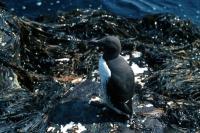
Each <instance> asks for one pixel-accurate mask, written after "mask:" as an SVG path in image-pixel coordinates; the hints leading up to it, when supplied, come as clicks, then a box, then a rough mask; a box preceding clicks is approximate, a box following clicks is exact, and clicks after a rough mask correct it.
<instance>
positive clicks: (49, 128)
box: [47, 127, 55, 132]
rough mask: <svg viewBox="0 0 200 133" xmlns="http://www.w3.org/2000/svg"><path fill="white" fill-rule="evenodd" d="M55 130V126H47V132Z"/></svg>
mask: <svg viewBox="0 0 200 133" xmlns="http://www.w3.org/2000/svg"><path fill="white" fill-rule="evenodd" d="M54 130H55V127H48V129H47V132H53V131H54Z"/></svg>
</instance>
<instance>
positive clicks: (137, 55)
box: [132, 51, 142, 58]
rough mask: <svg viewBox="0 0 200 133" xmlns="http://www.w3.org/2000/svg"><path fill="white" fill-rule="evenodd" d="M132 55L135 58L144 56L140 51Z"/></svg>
mask: <svg viewBox="0 0 200 133" xmlns="http://www.w3.org/2000/svg"><path fill="white" fill-rule="evenodd" d="M132 55H133V57H135V58H138V57H141V56H142V53H141V52H138V51H134V52H133V53H132Z"/></svg>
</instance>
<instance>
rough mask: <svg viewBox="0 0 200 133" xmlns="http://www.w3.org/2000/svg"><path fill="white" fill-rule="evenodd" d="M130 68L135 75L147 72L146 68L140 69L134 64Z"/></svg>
mask: <svg viewBox="0 0 200 133" xmlns="http://www.w3.org/2000/svg"><path fill="white" fill-rule="evenodd" d="M131 68H132V70H133V72H134V74H135V75H137V74H140V73H144V71H147V70H148V69H147V67H144V68H141V67H139V66H138V65H137V64H135V63H132V65H131Z"/></svg>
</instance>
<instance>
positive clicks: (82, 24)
mask: <svg viewBox="0 0 200 133" xmlns="http://www.w3.org/2000/svg"><path fill="white" fill-rule="evenodd" d="M44 17H45V16H44ZM0 18H1V19H0V44H1V45H0V63H1V65H0V69H1V72H0V92H1V95H0V105H1V108H0V121H1V122H0V128H1V131H0V132H47V127H48V126H49V125H55V124H56V122H55V121H53V120H55V119H56V118H52V119H53V120H52V119H50V118H51V117H53V116H55V115H52V114H54V113H55V112H56V111H55V112H54V110H56V108H57V109H58V108H59V105H60V104H61V103H63V104H64V105H66V106H65V108H66V107H69V108H72V105H73V106H75V105H81V106H80V108H81V107H82V106H83V108H84V107H85V106H86V107H87V108H86V109H88V108H89V109H88V110H87V111H89V112H86V114H85V115H86V116H88V118H90V119H88V120H91V121H90V122H89V121H87V120H86V121H83V123H84V124H85V125H86V126H87V129H88V130H90V131H97V130H102V132H109V131H111V130H112V131H115V132H117V131H118V132H123V131H133V130H134V131H144V132H164V131H165V130H169V129H168V128H173V130H175V131H181V132H184V131H188V132H195V131H196V132H197V131H199V128H200V123H199V121H200V114H199V107H200V93H199V89H200V70H199V68H200V53H199V50H200V30H199V27H198V26H196V25H194V24H193V23H192V22H190V21H188V20H182V19H180V18H179V17H177V16H175V15H172V14H155V15H148V16H145V17H144V18H142V19H130V18H123V17H120V16H116V15H113V14H111V13H108V12H106V11H103V10H81V9H77V10H74V11H72V12H59V13H58V14H57V16H56V17H54V18H51V17H47V18H44V19H41V17H40V18H37V19H36V20H37V21H33V20H29V19H26V18H20V17H17V16H14V15H11V14H9V13H8V12H7V11H5V10H3V9H1V10H0ZM108 34H109V35H116V36H118V37H119V38H120V40H121V43H122V54H129V55H130V59H129V60H128V61H129V64H132V63H134V62H135V63H137V64H138V65H139V66H145V65H146V64H147V65H148V67H149V68H148V71H147V72H145V73H144V74H142V75H141V77H142V79H143V80H142V82H143V83H144V85H143V86H141V85H137V88H136V92H137V98H136V99H135V105H134V106H135V111H136V115H135V116H134V119H133V122H132V125H131V126H130V128H127V127H126V125H125V124H124V122H122V121H120V119H117V118H116V116H115V115H114V116H113V117H110V118H109V116H110V113H108V112H107V113H105V114H104V115H106V119H104V121H103V120H102V119H100V118H99V119H98V118H94V119H92V118H93V117H92V115H94V113H95V112H91V109H94V110H95V111H96V113H99V111H100V110H99V108H96V107H94V106H90V105H88V104H87V101H88V98H90V96H91V95H94V94H95V95H96V94H97V93H98V92H96V90H97V88H98V86H99V84H98V83H97V82H98V81H99V79H98V75H95V74H94V73H95V70H96V69H97V67H98V66H97V64H98V54H99V50H98V47H95V46H94V45H90V44H89V43H88V41H90V40H91V39H93V38H99V37H103V36H105V35H108ZM133 51H139V52H141V53H142V56H141V57H139V58H135V57H133V56H132V54H131V53H132V52H133ZM94 78H95V80H93V79H94ZM81 79H82V80H86V81H85V82H84V81H81ZM92 80H93V81H95V82H92V83H91V81H92ZM89 81H90V82H89ZM82 82H83V83H82ZM94 86H96V87H94ZM91 88H93V89H91ZM84 90H87V91H84ZM77 97H78V101H77ZM144 103H148V104H152V106H153V108H152V109H149V108H146V107H144V109H143V108H142V109H141V110H140V108H139V105H142V104H144ZM72 109H73V108H72ZM145 110H146V111H145ZM66 112H68V113H69V114H70V113H73V112H70V110H67V111H66ZM76 113H77V112H76ZM89 114H91V116H89ZM111 114H112V113H111ZM157 114H159V115H158V116H157ZM59 118H60V117H59ZM78 118H80V119H81V118H82V115H80V116H77V119H78ZM83 118H84V119H83V120H85V117H83ZM69 120H71V117H69V118H68V119H67V120H66V121H65V122H69ZM105 120H106V121H105ZM92 121H94V122H95V123H96V125H93V124H92ZM142 121H145V122H142ZM77 122H78V121H77ZM110 123H112V124H113V125H112V126H111V127H112V128H110V126H109V124H110ZM156 125H157V126H156ZM58 128H59V127H58ZM58 130H59V129H58ZM90 131H89V132H90Z"/></svg>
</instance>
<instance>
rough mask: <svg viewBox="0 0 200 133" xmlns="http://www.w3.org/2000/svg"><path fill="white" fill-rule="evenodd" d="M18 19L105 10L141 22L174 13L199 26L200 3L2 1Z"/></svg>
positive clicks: (158, 0)
mask: <svg viewBox="0 0 200 133" xmlns="http://www.w3.org/2000/svg"><path fill="white" fill-rule="evenodd" d="M3 3H5V5H6V7H7V8H8V9H9V10H11V11H13V12H15V13H16V14H17V15H20V16H26V17H28V18H32V19H34V18H37V17H38V16H43V15H55V13H56V12H57V11H59V10H62V11H70V10H73V9H76V8H86V9H89V8H92V9H97V8H102V9H105V10H107V11H110V12H112V13H115V14H117V15H122V16H126V17H132V18H138V17H142V16H144V15H147V14H155V13H173V14H175V15H177V16H180V17H182V18H185V19H190V20H192V21H193V22H194V23H196V24H198V25H200V8H199V7H200V1H199V0H28V1H27V0H20V2H19V0H3Z"/></svg>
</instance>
